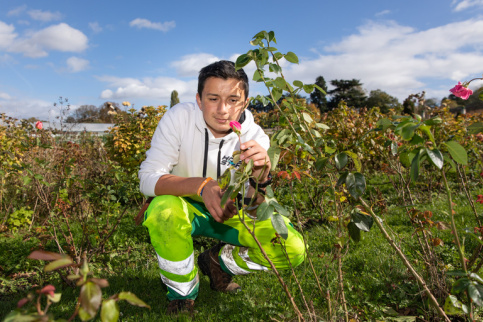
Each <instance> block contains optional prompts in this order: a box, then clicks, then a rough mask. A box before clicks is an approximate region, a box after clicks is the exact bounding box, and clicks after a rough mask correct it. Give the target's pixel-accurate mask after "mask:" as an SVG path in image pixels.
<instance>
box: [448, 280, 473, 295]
mask: <svg viewBox="0 0 483 322" xmlns="http://www.w3.org/2000/svg"><path fill="white" fill-rule="evenodd" d="M468 285H470V280H469V279H467V278H465V277H463V278H460V279H459V280H457V281H456V282H455V283H454V284H453V287H452V290H451V293H455V294H458V293H461V292H463V291H466V289H467V288H468Z"/></svg>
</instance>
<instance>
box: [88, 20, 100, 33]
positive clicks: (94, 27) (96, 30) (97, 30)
mask: <svg viewBox="0 0 483 322" xmlns="http://www.w3.org/2000/svg"><path fill="white" fill-rule="evenodd" d="M89 28H91V29H92V31H93V32H94V33H96V34H97V33H100V32H101V31H102V27H101V26H99V23H98V22H97V21H96V22H89Z"/></svg>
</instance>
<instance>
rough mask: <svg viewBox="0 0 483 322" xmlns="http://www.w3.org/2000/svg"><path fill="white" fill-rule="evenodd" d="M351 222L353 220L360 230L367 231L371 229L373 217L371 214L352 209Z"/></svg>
mask: <svg viewBox="0 0 483 322" xmlns="http://www.w3.org/2000/svg"><path fill="white" fill-rule="evenodd" d="M351 222H353V223H354V224H355V225H356V226H357V228H359V229H360V230H362V231H366V232H368V231H369V230H371V227H372V224H373V223H374V219H373V218H372V217H371V216H367V215H364V214H361V213H360V212H358V211H354V212H352V213H351Z"/></svg>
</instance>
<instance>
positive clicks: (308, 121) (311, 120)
mask: <svg viewBox="0 0 483 322" xmlns="http://www.w3.org/2000/svg"><path fill="white" fill-rule="evenodd" d="M302 116H303V117H304V120H305V122H307V123H309V124H311V123H313V122H314V120H313V119H312V117H311V116H310V115H309V113H305V112H303V113H302Z"/></svg>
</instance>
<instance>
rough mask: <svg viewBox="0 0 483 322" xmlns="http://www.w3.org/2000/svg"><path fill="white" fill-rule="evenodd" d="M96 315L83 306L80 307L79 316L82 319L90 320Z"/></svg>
mask: <svg viewBox="0 0 483 322" xmlns="http://www.w3.org/2000/svg"><path fill="white" fill-rule="evenodd" d="M94 316H95V315H91V314H89V313H88V312H87V311H86V310H84V308H83V307H80V308H79V318H80V319H81V320H82V321H88V320H91V319H93V318H94Z"/></svg>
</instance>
